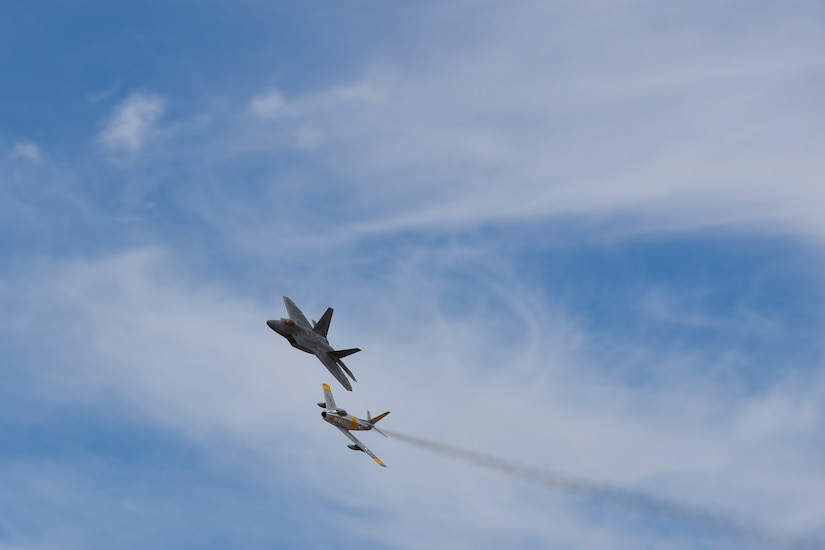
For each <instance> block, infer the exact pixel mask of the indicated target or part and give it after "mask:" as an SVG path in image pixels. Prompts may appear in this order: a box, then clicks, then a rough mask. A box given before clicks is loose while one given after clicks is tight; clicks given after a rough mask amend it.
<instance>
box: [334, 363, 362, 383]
mask: <svg viewBox="0 0 825 550" xmlns="http://www.w3.org/2000/svg"><path fill="white" fill-rule="evenodd" d="M336 363H337V364H338V366H339V367H341V368H342V369H344V372H346V373H347V374H349V377H350V378H352V379H353V380H355V375H354V374H352V371H351V370H349V369H348V368H347V366H346V365H345V364H344V362H343V361H341V360H340V359H338V360H337V361H336ZM344 380H346V378H345V379H344ZM355 381H356V382H358V380H355Z"/></svg>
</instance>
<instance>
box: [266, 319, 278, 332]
mask: <svg viewBox="0 0 825 550" xmlns="http://www.w3.org/2000/svg"><path fill="white" fill-rule="evenodd" d="M266 326H268V327H269V328H271V329H272V330H274V331H275V332H278V321H267V322H266Z"/></svg>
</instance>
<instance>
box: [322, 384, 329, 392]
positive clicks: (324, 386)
mask: <svg viewBox="0 0 825 550" xmlns="http://www.w3.org/2000/svg"><path fill="white" fill-rule="evenodd" d="M321 386H322V387H323V388H324V389H325V390H326V391H330V389H329V384H321Z"/></svg>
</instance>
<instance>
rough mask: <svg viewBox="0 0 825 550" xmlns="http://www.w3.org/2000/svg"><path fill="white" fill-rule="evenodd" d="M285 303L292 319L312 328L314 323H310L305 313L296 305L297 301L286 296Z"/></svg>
mask: <svg viewBox="0 0 825 550" xmlns="http://www.w3.org/2000/svg"><path fill="white" fill-rule="evenodd" d="M284 305H285V306H286V312H287V314H288V315H289V318H290V319H292V320H293V321H295V322H296V323H297V324H298V326H301V327H304V328H308V329H309V330H312V325H310V324H309V321H307V318H306V317H304V313H303V312H302V311H301V310H300V309H298V306H296V305H295V303H294V302H293V301H292V300H290V299H289V298H287V297H286V296H284Z"/></svg>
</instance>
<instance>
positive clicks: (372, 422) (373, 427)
mask: <svg viewBox="0 0 825 550" xmlns="http://www.w3.org/2000/svg"><path fill="white" fill-rule="evenodd" d="M388 414H390V411H387V412H385V413H381V414H379V415H378V416H376V417H375V418H372V417H371V416H370V412H369V411H367V422H369V423H370V425H371V426H372V429H373V430H375V431H376V432H378V433H380V434H381V435H383V436H384V437H387V434H385V433H384V432H382V431H381V430H379V429H378V428H376V427H375V423H376V422H378V421H379V420H381V419H382V418H384V417H385V416H387V415H388Z"/></svg>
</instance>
